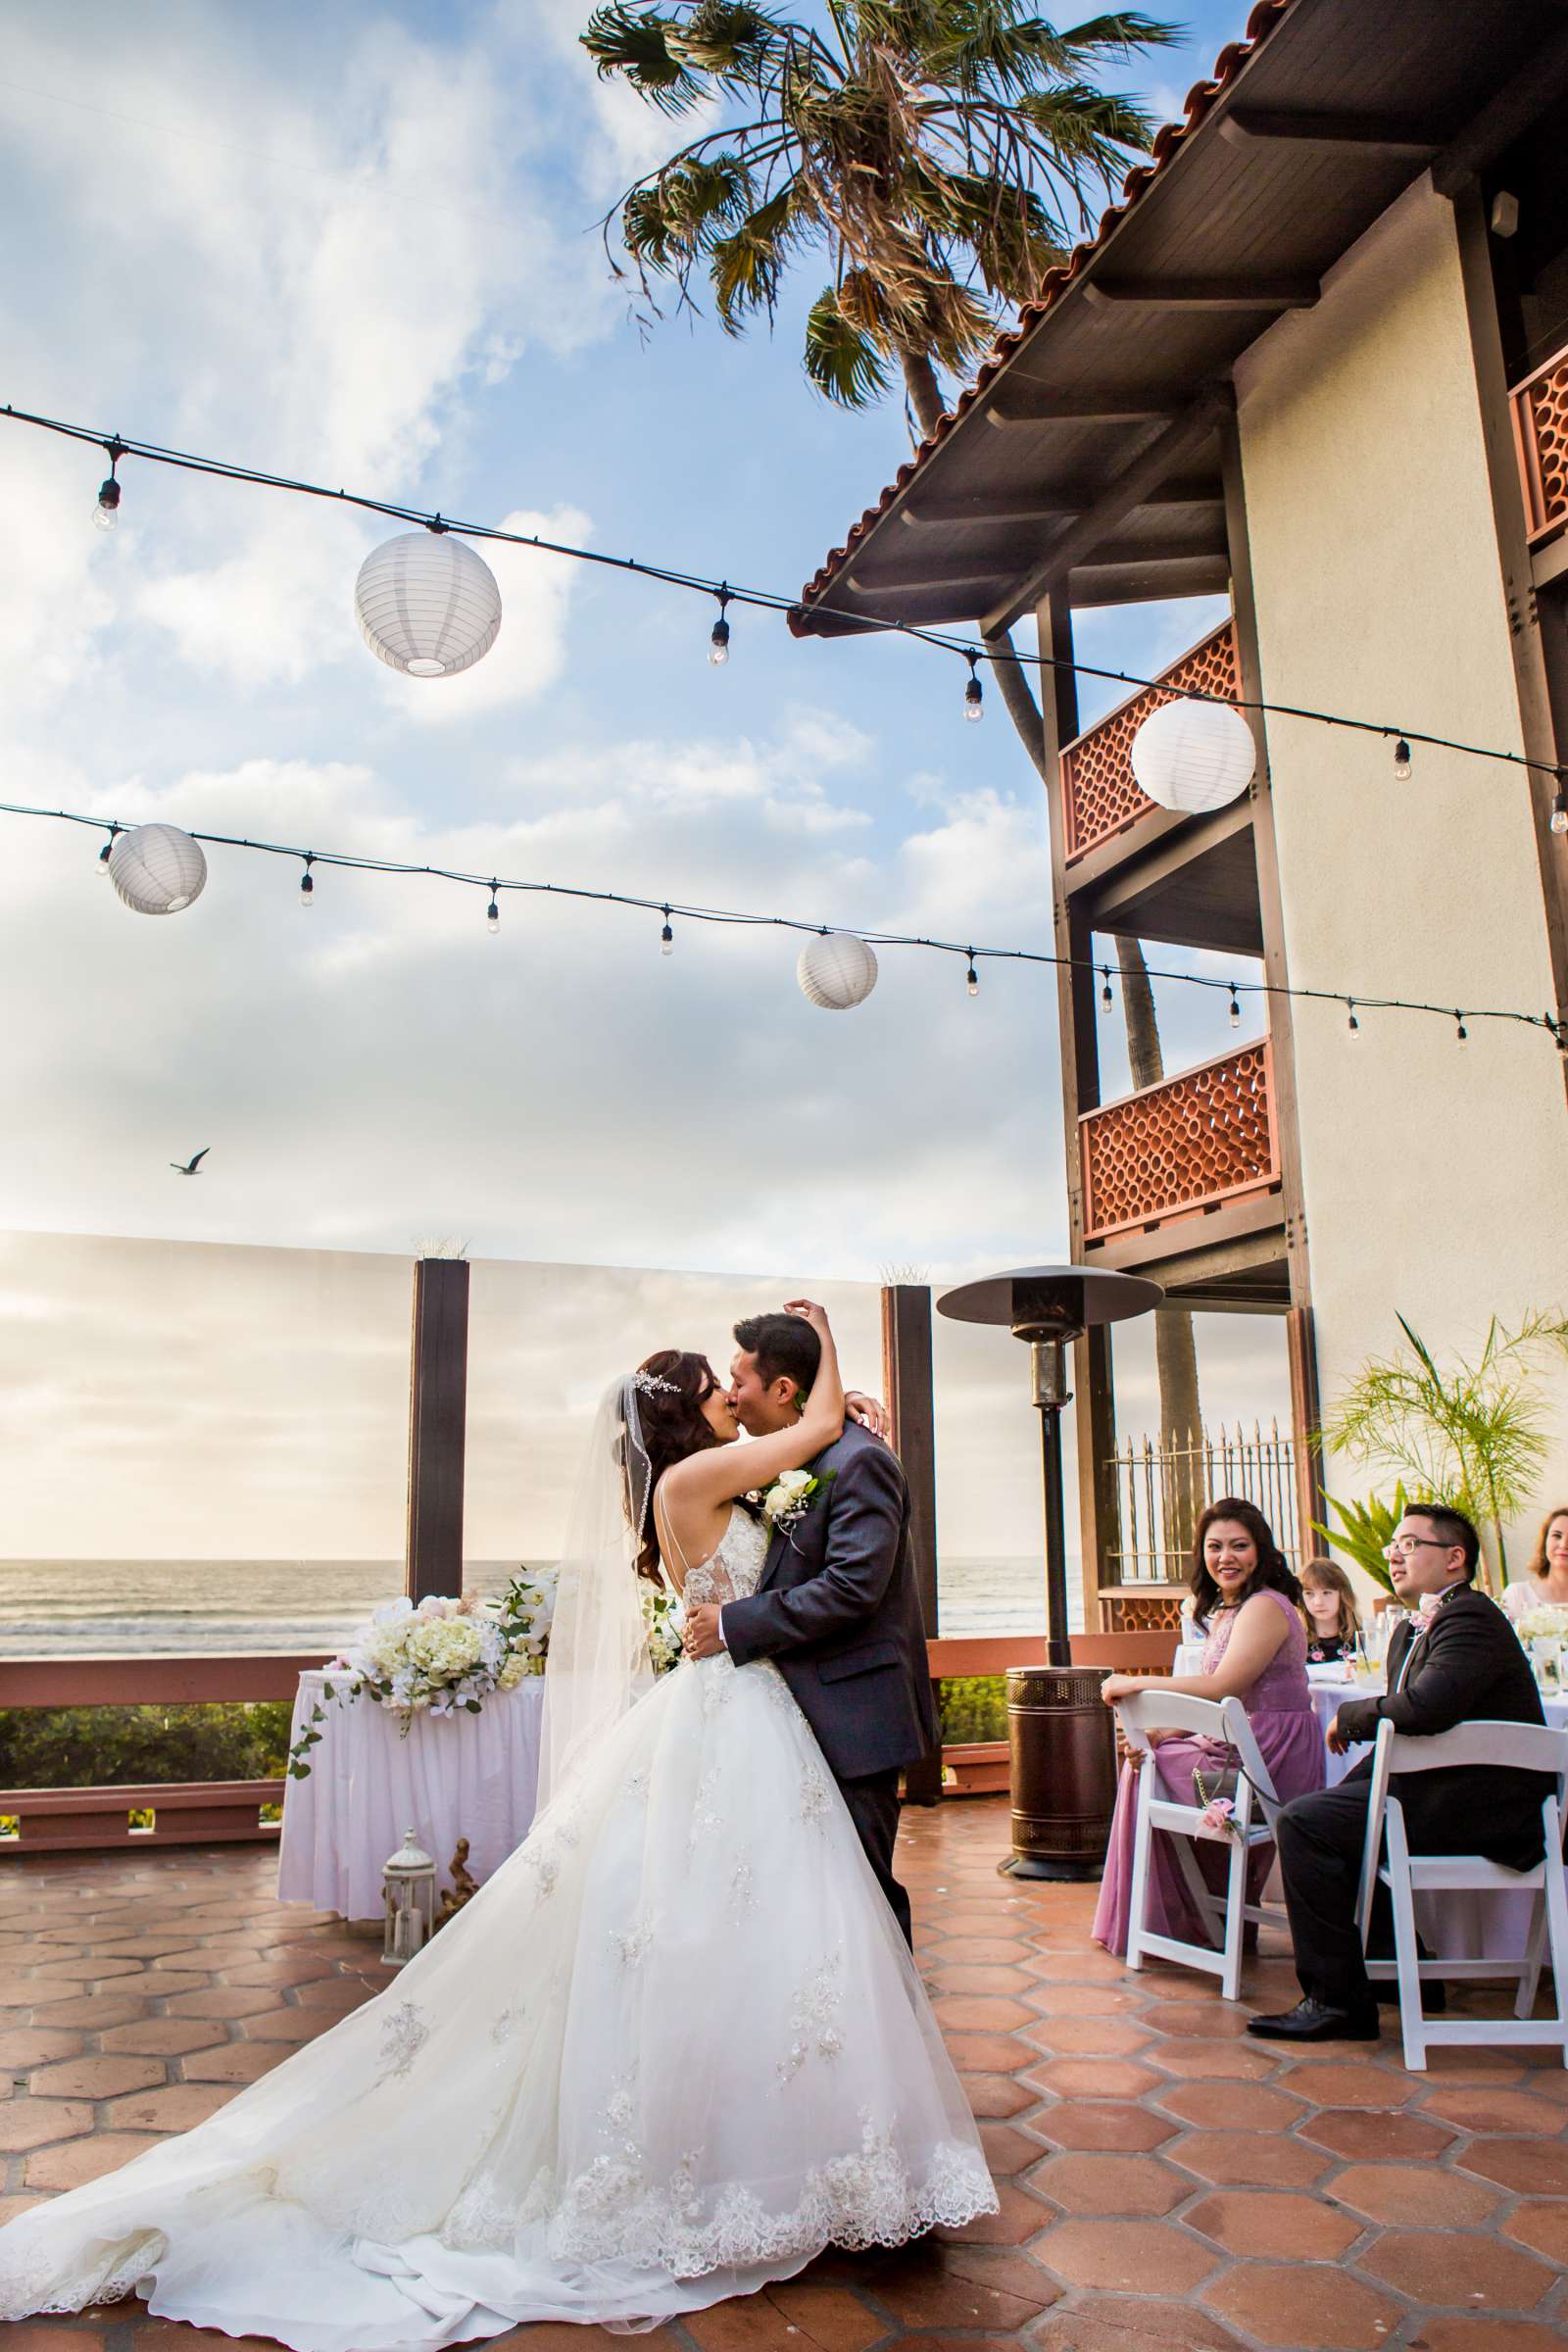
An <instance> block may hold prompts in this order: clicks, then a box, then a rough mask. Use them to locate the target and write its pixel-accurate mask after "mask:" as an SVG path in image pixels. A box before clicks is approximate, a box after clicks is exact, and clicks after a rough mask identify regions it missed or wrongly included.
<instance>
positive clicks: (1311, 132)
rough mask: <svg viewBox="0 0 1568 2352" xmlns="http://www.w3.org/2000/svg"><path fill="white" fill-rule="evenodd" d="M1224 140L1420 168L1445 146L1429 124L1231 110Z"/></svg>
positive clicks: (1402, 119)
mask: <svg viewBox="0 0 1568 2352" xmlns="http://www.w3.org/2000/svg"><path fill="white" fill-rule="evenodd" d="M1219 135H1220V137H1221V138H1222V139H1229V140H1231V141H1232V143H1233V144H1235V145H1240V146H1245V145H1248V144H1250V143H1251V142H1253V141H1258V142H1263V141H1268V142H1272V143H1274V144H1276V145H1280V146H1295V147H1339V148H1345V147H1358V148H1360V149H1361V150H1362V152H1363V153H1371V154H1375V155H1385V156H1392V157H1396V158H1400V159H1404V160H1408V161H1409V162H1410V163H1415V164H1424V163H1427V162H1429V161H1430V160H1431V158H1432V157H1433V156H1434V155H1436V154H1437V152H1438V150H1439V148H1440V147H1442V146H1443V145H1444V143H1445V142H1444V137H1443V134H1442V133H1441V132H1440V131H1436V130H1434V129H1433V127H1432V125H1431V124H1430V123H1413V122H1411V121H1410V120H1409V118H1408V117H1400V116H1397V115H1340V114H1307V113H1299V112H1293V111H1291V110H1289V109H1286V108H1278V107H1266V106H1238V107H1233V108H1232V110H1231V112H1230V113H1229V114H1228V115H1227V116H1226V117H1225V119H1224V121H1223V122H1222V123H1221V124H1220V126H1219Z"/></svg>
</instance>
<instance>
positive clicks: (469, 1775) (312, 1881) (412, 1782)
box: [277, 1668, 545, 1919]
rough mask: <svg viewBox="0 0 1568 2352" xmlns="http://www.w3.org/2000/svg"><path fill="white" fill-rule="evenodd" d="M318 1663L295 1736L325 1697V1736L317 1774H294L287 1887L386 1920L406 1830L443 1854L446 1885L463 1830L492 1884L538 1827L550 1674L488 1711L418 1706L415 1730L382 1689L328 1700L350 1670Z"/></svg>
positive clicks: (331, 1906)
mask: <svg viewBox="0 0 1568 2352" xmlns="http://www.w3.org/2000/svg"><path fill="white" fill-rule="evenodd" d="M343 1679H344V1678H343V1676H342V1674H341V1672H340V1673H339V1674H338V1675H337V1676H335V1677H334V1676H332V1675H329V1674H327V1673H325V1672H324V1671H323V1670H322V1669H320V1668H313V1669H312V1670H311V1671H309V1672H307V1673H305V1674H302V1675H301V1676H300V1687H299V1694H298V1696H297V1698H296V1699H295V1702H294V1721H293V1725H292V1727H291V1729H290V1732H289V1743H290V1745H292V1744H293V1742H294V1741H295V1740H297V1739H298V1738H299V1736H300V1734H301V1733H302V1732H303V1731H304V1730H305V1728H306V1727H307V1725H308V1724H309V1722H310V1720H311V1715H312V1712H313V1710H314V1709H315V1708H316V1707H317V1706H318V1705H320V1706H321V1707H322V1708H323V1709H324V1720H323V1721H322V1722H320V1723H319V1724H318V1725H317V1727H316V1728H317V1730H318V1731H319V1733H320V1735H321V1739H320V1743H319V1746H316V1747H313V1748H312V1749H311V1756H310V1761H311V1770H310V1775H309V1778H308V1779H306V1780H303V1781H295V1780H291V1781H289V1782H288V1783H287V1784H286V1786H285V1794H284V1798H283V1833H282V1839H281V1844H280V1848H279V1852H278V1859H277V1891H278V1897H279V1899H280V1900H281V1901H283V1902H285V1903H309V1904H311V1906H312V1907H313V1908H314V1909H315V1910H318V1911H336V1912H337V1913H339V1914H340V1916H341V1917H343V1918H344V1919H379V1918H380V1916H381V1872H382V1868H383V1865H384V1864H385V1862H386V1860H387V1857H388V1855H390V1854H394V1853H396V1852H397V1850H398V1847H399V1846H400V1845H401V1844H402V1842H403V1833H404V1831H405V1830H407V1829H410V1828H412V1829H413V1831H414V1833H415V1836H416V1837H417V1838H418V1839H419V1842H420V1843H421V1844H422V1845H423V1847H424V1848H425V1851H426V1852H427V1853H429V1854H430V1855H432V1856H433V1857H434V1859H435V1862H436V1865H437V1878H436V1885H437V1887H438V1888H439V1889H441V1890H442V1891H445V1889H446V1888H448V1887H450V1885H451V1876H450V1872H449V1869H448V1865H449V1864H450V1862H451V1860H452V1853H453V1848H454V1847H455V1846H456V1844H457V1842H458V1839H459V1838H467V1840H468V1868H469V1870H470V1871H471V1872H472V1874H473V1876H474V1878H476V1879H477V1880H479V1881H480V1882H481V1884H482V1883H483V1881H484V1880H486V1879H488V1878H490V1877H491V1876H492V1875H493V1874H494V1873H495V1872H496V1871H497V1870H499V1869H500V1867H501V1865H502V1863H503V1862H504V1861H505V1860H506V1858H507V1856H508V1855H509V1854H510V1853H511V1852H512V1851H513V1850H514V1848H515V1847H516V1846H518V1845H520V1844H521V1843H522V1840H523V1839H524V1838H526V1836H527V1835H528V1830H529V1826H530V1824H531V1823H532V1821H533V1811H534V1797H535V1792H536V1790H537V1788H538V1783H539V1730H540V1720H541V1716H542V1713H543V1708H544V1695H545V1686H544V1677H543V1676H542V1675H531V1676H530V1677H529V1678H528V1680H527V1681H526V1682H523V1683H519V1684H518V1685H517V1688H516V1689H515V1691H493V1692H492V1693H491V1695H490V1696H489V1697H488V1698H487V1699H486V1700H485V1702H484V1706H483V1709H482V1711H481V1712H480V1713H479V1714H477V1715H468V1714H466V1713H460V1714H456V1715H444V1716H441V1717H439V1718H438V1719H436V1720H434V1721H432V1719H431V1718H430V1717H429V1716H428V1715H416V1717H415V1718H414V1721H413V1723H412V1724H411V1725H410V1727H409V1733H408V1737H407V1739H405V1738H403V1737H402V1735H401V1734H400V1732H399V1729H398V1720H397V1717H396V1716H395V1715H393V1714H392V1713H391V1711H390V1710H389V1709H388V1708H386V1707H381V1706H377V1705H376V1703H375V1701H374V1700H373V1699H369V1698H359V1699H348V1698H345V1697H342V1696H339V1697H336V1698H331V1699H328V1698H326V1697H325V1696H324V1695H323V1686H324V1685H325V1684H326V1683H328V1682H333V1681H335V1682H337V1683H338V1684H341V1683H342V1681H343Z"/></svg>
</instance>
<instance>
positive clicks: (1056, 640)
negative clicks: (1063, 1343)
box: [1035, 588, 1116, 1634]
mask: <svg viewBox="0 0 1568 2352" xmlns="http://www.w3.org/2000/svg"><path fill="white" fill-rule="evenodd" d="M1035 627H1036V631H1037V633H1038V638H1039V645H1040V651H1041V653H1042V654H1043V655H1045V656H1047V657H1048V658H1049V657H1054V658H1055V659H1056V660H1059V661H1064V662H1070V661H1071V660H1072V613H1071V609H1070V608H1069V606H1068V603H1067V596H1066V591H1065V590H1064V589H1061V588H1056V589H1054V590H1053V591H1052V593H1051V595H1050V596H1049V597H1047V598H1046V599H1045V601H1044V602H1043V603H1042V604H1041V605H1040V607H1039V609H1038V611H1037V612H1036V614H1035ZM1040 709H1041V714H1042V717H1043V718H1044V721H1045V754H1046V764H1047V770H1048V773H1049V774H1050V775H1051V777H1052V779H1053V780H1052V782H1051V783H1050V784H1048V786H1047V788H1046V807H1047V812H1048V816H1049V820H1050V827H1051V890H1052V916H1053V921H1054V929H1055V948H1056V954H1057V955H1058V956H1061V957H1062V958H1063V961H1062V962H1061V963H1059V964H1058V965H1057V967H1056V1011H1057V1019H1058V1024H1059V1029H1060V1036H1061V1119H1062V1130H1063V1132H1062V1139H1061V1140H1062V1149H1063V1152H1065V1154H1066V1162H1067V1240H1068V1248H1067V1254H1068V1256H1069V1258H1070V1259H1071V1261H1072V1263H1073V1264H1074V1265H1075V1266H1076V1265H1082V1263H1083V1255H1084V1164H1083V1152H1082V1148H1081V1146H1080V1144H1079V1140H1078V1120H1079V1117H1080V1114H1081V1113H1082V1112H1084V1111H1086V1110H1093V1109H1094V1107H1095V1105H1096V1104H1097V1103H1099V1101H1100V1041H1099V1037H1098V1035H1097V1032H1096V1028H1095V1017H1096V1016H1095V976H1094V973H1093V971H1092V970H1091V969H1090V968H1089V956H1090V954H1091V951H1092V948H1093V945H1094V940H1093V935H1092V933H1091V931H1090V927H1089V923H1088V921H1087V920H1086V918H1085V917H1084V916H1083V915H1081V914H1080V913H1079V912H1078V911H1077V909H1076V908H1075V907H1073V905H1072V902H1071V900H1070V899H1069V898H1068V895H1067V881H1066V857H1067V824H1066V810H1065V809H1063V807H1062V801H1061V766H1060V759H1061V753H1062V750H1063V747H1064V746H1065V745H1067V744H1069V743H1071V742H1072V740H1073V738H1074V737H1075V736H1076V735H1077V733H1078V731H1079V729H1078V681H1077V678H1076V676H1075V675H1074V673H1073V671H1072V670H1070V669H1055V670H1052V669H1042V671H1041V673H1040ZM1072 1385H1073V1398H1074V1413H1075V1419H1076V1426H1077V1435H1078V1529H1079V1543H1080V1545H1081V1548H1082V1553H1083V1585H1084V1630H1085V1632H1086V1633H1090V1634H1098V1633H1100V1632H1101V1631H1103V1628H1102V1626H1101V1622H1100V1588H1101V1586H1102V1585H1103V1583H1104V1582H1105V1573H1106V1570H1105V1554H1106V1551H1107V1550H1108V1548H1109V1546H1110V1544H1111V1543H1112V1541H1113V1540H1114V1535H1115V1526H1116V1490H1115V1485H1114V1481H1113V1476H1112V1472H1111V1467H1110V1462H1111V1456H1112V1454H1113V1453H1114V1452H1115V1450H1116V1412H1115V1393H1114V1386H1113V1374H1112V1370H1111V1356H1110V1332H1109V1330H1108V1328H1106V1326H1104V1325H1101V1327H1100V1328H1099V1329H1098V1330H1096V1331H1091V1332H1089V1333H1088V1334H1086V1336H1085V1337H1084V1338H1083V1339H1081V1340H1077V1341H1075V1342H1074V1344H1073V1382H1072Z"/></svg>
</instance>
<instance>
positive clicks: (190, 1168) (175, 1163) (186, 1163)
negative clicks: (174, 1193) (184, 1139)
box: [169, 1144, 213, 1176]
mask: <svg viewBox="0 0 1568 2352" xmlns="http://www.w3.org/2000/svg"><path fill="white" fill-rule="evenodd" d="M212 1148H213V1147H212V1145H211V1144H203V1146H202V1148H201V1150H200V1151H199V1152H197V1154H196V1156H195V1158H194V1159H172V1160H171V1161H170V1163H169V1164H170V1166H171V1167H172V1169H173V1170H174V1171H175V1173H176V1174H177V1175H180V1176H199V1175H200V1174H201V1172H202V1161H203V1160H204V1159H205V1158H206V1157H207V1154H208V1152H210V1151H211V1150H212Z"/></svg>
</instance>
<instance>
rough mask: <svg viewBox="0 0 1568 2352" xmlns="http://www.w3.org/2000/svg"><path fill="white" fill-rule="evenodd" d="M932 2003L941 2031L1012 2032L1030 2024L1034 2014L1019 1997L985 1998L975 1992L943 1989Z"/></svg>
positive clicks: (960, 2032)
mask: <svg viewBox="0 0 1568 2352" xmlns="http://www.w3.org/2000/svg"><path fill="white" fill-rule="evenodd" d="M931 2006H932V2007H933V2008H934V2009H935V2011H936V2013H937V2021H938V2023H939V2024H940V2025H941V2026H942V2028H943V2030H944V2032H946V2031H948V2030H949V2029H951V2030H952V2032H954V2033H955V2034H1011V2033H1014V2032H1015V2031H1016V2030H1017V2028H1018V2027H1019V2026H1032V2025H1033V2024H1034V2022H1035V2014H1034V2011H1033V2010H1032V2009H1026V2008H1025V2007H1024V2005H1023V2003H1022V2001H1007V2000H1002V1999H1000V1998H996V1999H991V1998H986V1997H984V1996H983V1995H980V1994H974V1993H959V1992H955V1993H946V1994H944V1995H943V1996H942V1998H941V1999H939V2000H936V2001H933V2002H932V2004H931Z"/></svg>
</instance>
